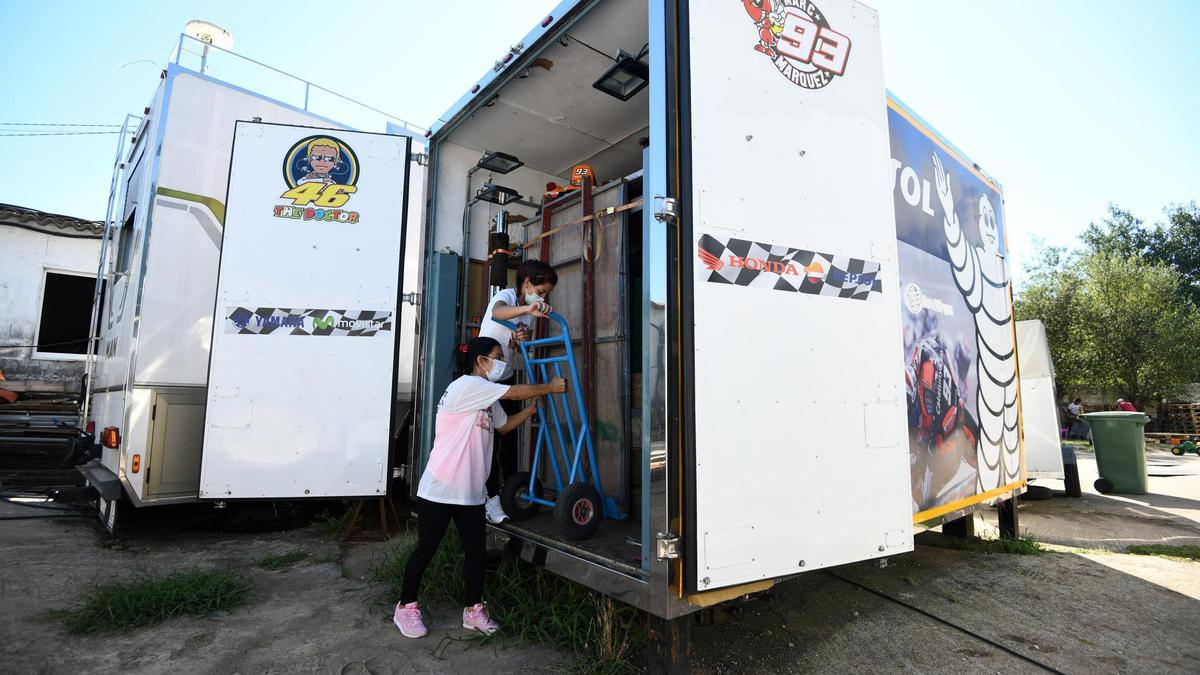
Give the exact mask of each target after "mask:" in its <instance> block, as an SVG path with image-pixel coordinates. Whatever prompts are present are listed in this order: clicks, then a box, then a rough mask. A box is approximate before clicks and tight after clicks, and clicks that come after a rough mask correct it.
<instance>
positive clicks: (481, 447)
mask: <svg viewBox="0 0 1200 675" xmlns="http://www.w3.org/2000/svg"><path fill="white" fill-rule="evenodd" d="M507 391H508V385H505V384H496V383H495V382H489V381H488V380H487V378H483V377H479V376H478V375H464V376H462V377H460V378H458V379H457V380H455V381H453V382H451V383H450V386H448V387H446V393H445V394H442V400H441V401H440V402H439V403H438V411H437V419H436V420H435V422H434V432H433V450H432V451H431V452H430V453H429V463H428V464H426V465H425V472H424V473H422V474H421V482H420V483H419V484H418V485H417V496H418V497H420V498H422V499H425V500H428V501H431V502H439V503H441V504H458V505H462V506H476V505H479V504H483V503H484V502H486V501H487V494H486V493H487V486H486V482H487V477H488V472H489V471H491V468H492V438H493V434H494V433H495V431H494V430H495V429H496V428H498V427H502V426H504V425H505V424H507V423H508V415H506V414H505V412H504V409H503V408H501V407H500V404H499V401H500V397H501V396H503V395H504V394H505V392H507Z"/></svg>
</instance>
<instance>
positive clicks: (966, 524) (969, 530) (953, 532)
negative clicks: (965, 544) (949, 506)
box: [942, 513, 975, 539]
mask: <svg viewBox="0 0 1200 675" xmlns="http://www.w3.org/2000/svg"><path fill="white" fill-rule="evenodd" d="M942 534H944V535H946V536H947V537H959V538H962V539H966V538H967V537H974V536H975V514H973V513H968V514H967V515H965V516H962V517H961V518H955V519H954V520H948V521H946V522H944V523H942Z"/></svg>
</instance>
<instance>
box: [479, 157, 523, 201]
mask: <svg viewBox="0 0 1200 675" xmlns="http://www.w3.org/2000/svg"><path fill="white" fill-rule="evenodd" d="M518 166H520V165H519V164H518ZM514 168H515V167H514ZM475 198H476V199H478V200H480V201H484V202H488V203H489V204H499V205H500V206H504V205H505V204H510V203H512V202H515V201H517V200H519V199H521V195H520V194H518V193H517V191H516V190H513V189H512V188H506V187H504V186H503V185H496V184H495V183H484V184H483V187H481V188H479V192H476V193H475Z"/></svg>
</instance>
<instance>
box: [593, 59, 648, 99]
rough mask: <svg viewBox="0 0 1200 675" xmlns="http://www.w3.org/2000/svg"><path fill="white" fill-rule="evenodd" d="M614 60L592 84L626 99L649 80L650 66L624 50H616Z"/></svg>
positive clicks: (610, 94) (642, 87) (607, 92)
mask: <svg viewBox="0 0 1200 675" xmlns="http://www.w3.org/2000/svg"><path fill="white" fill-rule="evenodd" d="M615 60H616V63H614V64H613V65H612V67H611V68H609V69H608V70H606V71H605V72H604V74H603V75H601V76H600V79H598V80H596V82H595V84H593V85H592V86H593V87H595V88H596V89H599V90H600V91H602V92H604V93H606V94H608V95H609V96H615V97H617V98H619V99H621V100H622V101H628V100H629V99H630V98H632V97H633V95H634V94H636V93H638V92H639V91H641V90H642V89H645V88H646V85H647V84H648V83H649V82H650V66H647V65H646V64H645V63H642V62H641V61H639V60H637V58H635V57H633V56H631V55H630V54H628V53H627V52H625V51H618V52H617V57H616V59H615Z"/></svg>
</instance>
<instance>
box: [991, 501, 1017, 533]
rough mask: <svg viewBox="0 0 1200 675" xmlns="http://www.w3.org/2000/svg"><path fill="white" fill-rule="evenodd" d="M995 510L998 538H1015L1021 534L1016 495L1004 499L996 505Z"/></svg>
mask: <svg viewBox="0 0 1200 675" xmlns="http://www.w3.org/2000/svg"><path fill="white" fill-rule="evenodd" d="M996 511H998V512H999V516H1000V518H999V520H1000V538H1001V539H1017V538H1019V537H1020V536H1021V526H1020V523H1019V521H1018V520H1017V497H1016V495H1014V496H1012V497H1010V498H1009V499H1005V500H1004V501H1002V502H1000V503H999V504H997V505H996Z"/></svg>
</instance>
